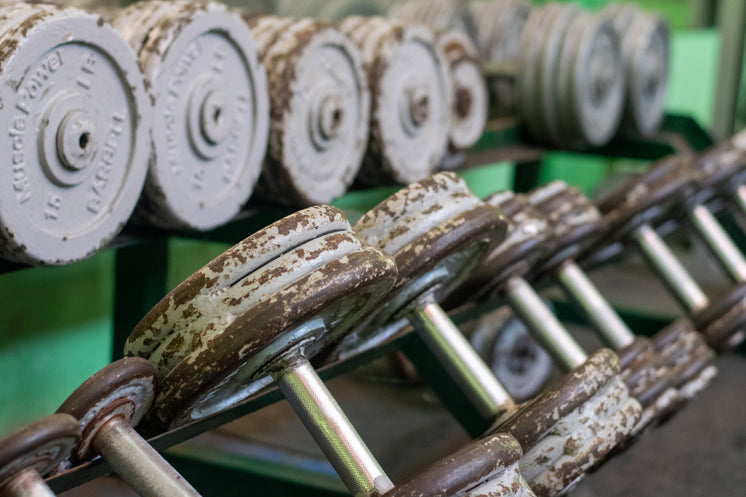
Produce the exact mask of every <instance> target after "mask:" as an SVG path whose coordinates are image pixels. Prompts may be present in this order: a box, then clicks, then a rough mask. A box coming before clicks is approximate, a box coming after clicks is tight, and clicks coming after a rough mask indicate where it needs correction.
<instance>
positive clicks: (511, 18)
mask: <svg viewBox="0 0 746 497" xmlns="http://www.w3.org/2000/svg"><path fill="white" fill-rule="evenodd" d="M469 10H470V11H471V17H472V19H473V20H474V22H475V25H476V30H477V45H478V47H479V52H480V53H481V56H482V59H484V60H488V61H490V62H506V61H513V60H516V59H517V58H518V55H519V51H520V45H521V33H522V32H523V29H524V26H525V25H526V21H527V20H528V17H529V13H530V12H531V4H530V3H529V2H525V1H521V0H517V1H516V0H495V1H490V2H470V3H469Z"/></svg>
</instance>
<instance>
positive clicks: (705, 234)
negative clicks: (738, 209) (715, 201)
mask: <svg viewBox="0 0 746 497" xmlns="http://www.w3.org/2000/svg"><path fill="white" fill-rule="evenodd" d="M740 189H742V187H739V190H740ZM744 194H745V195H746V191H745V192H744ZM744 206H746V204H744ZM687 216H688V218H689V221H690V222H691V223H692V225H694V228H695V229H696V230H697V232H698V233H699V234H700V235H701V236H702V238H703V239H704V241H705V243H706V244H707V248H709V249H710V251H711V252H712V253H713V255H714V256H715V258H716V259H717V261H718V262H719V263H720V265H721V266H722V267H723V269H725V272H726V273H727V274H728V276H729V277H730V278H731V279H732V280H733V281H734V282H735V283H743V282H746V257H744V255H743V253H742V252H741V250H740V249H739V248H738V247H737V246H736V244H735V243H734V242H733V240H732V239H731V238H730V236H728V233H726V231H725V230H724V229H723V227H722V226H721V224H720V223H719V222H718V220H717V219H716V218H715V216H714V215H713V214H712V212H710V210H709V209H708V208H707V207H706V206H704V205H702V204H697V205H695V206H693V207H691V208H689V209H687Z"/></svg>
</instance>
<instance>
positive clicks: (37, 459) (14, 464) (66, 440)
mask: <svg viewBox="0 0 746 497" xmlns="http://www.w3.org/2000/svg"><path fill="white" fill-rule="evenodd" d="M78 439H80V427H79V426H78V421H77V420H76V419H75V418H73V417H72V416H68V415H67V414H52V415H51V416H47V417H45V418H42V419H40V420H38V421H35V422H33V423H30V424H28V425H26V426H24V427H23V428H21V429H19V430H17V431H14V432H13V433H11V434H9V435H6V436H5V437H3V438H1V439H0V490H2V489H3V487H5V485H7V484H8V483H9V482H10V481H11V480H12V479H13V478H15V477H16V475H18V474H19V473H21V472H23V471H26V470H29V469H32V468H33V469H35V470H36V471H38V473H39V474H40V475H42V476H43V475H46V474H47V473H49V472H50V471H52V470H53V469H54V468H55V467H56V466H57V464H59V462H60V461H62V460H63V459H65V458H66V457H67V456H68V455H69V454H70V452H72V450H73V448H74V447H75V444H76V443H77V442H78Z"/></svg>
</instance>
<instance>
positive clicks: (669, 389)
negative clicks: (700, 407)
mask: <svg viewBox="0 0 746 497" xmlns="http://www.w3.org/2000/svg"><path fill="white" fill-rule="evenodd" d="M618 354H619V365H620V367H621V369H622V379H623V380H624V383H625V384H626V385H627V387H628V388H629V393H630V395H631V396H632V397H634V398H635V399H637V401H638V402H640V405H642V408H643V412H642V417H641V419H640V422H639V423H638V428H639V429H642V428H644V427H646V426H648V425H649V424H650V423H655V424H659V423H662V422H663V421H665V420H667V419H668V418H670V417H671V415H673V413H674V412H676V410H678V409H679V408H680V407H681V400H682V399H681V398H680V396H679V395H678V392H677V391H676V388H675V387H676V386H675V379H674V376H673V373H672V372H671V370H670V369H669V368H668V367H667V366H666V365H665V364H664V362H663V360H662V359H661V357H660V356H659V355H658V354H657V353H656V352H655V350H654V348H653V344H652V342H651V341H650V340H649V339H648V338H645V337H637V338H636V339H635V341H634V342H632V343H631V344H630V345H628V346H627V347H625V348H624V349H622V350H620V351H619V353H618Z"/></svg>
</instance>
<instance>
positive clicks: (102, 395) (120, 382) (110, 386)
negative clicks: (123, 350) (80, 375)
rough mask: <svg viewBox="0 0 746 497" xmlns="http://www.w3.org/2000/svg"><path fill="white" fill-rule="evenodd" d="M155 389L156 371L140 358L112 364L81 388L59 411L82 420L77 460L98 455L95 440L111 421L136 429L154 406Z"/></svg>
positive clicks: (127, 358) (128, 358)
mask: <svg viewBox="0 0 746 497" xmlns="http://www.w3.org/2000/svg"><path fill="white" fill-rule="evenodd" d="M155 386H156V379H155V369H154V368H153V366H152V365H151V364H150V363H149V362H148V361H146V360H145V359H141V358H139V357H125V358H124V359H120V360H118V361H116V362H113V363H111V364H109V365H108V366H106V367H105V368H103V369H101V370H100V371H98V372H97V373H95V374H94V375H93V376H91V377H90V378H88V379H87V380H86V381H85V382H84V383H83V384H82V385H80V386H79V387H78V388H77V389H76V390H75V391H74V392H73V393H72V395H70V396H69V397H68V398H67V400H65V402H63V403H62V405H61V406H60V407H59V409H57V412H58V413H64V414H69V415H71V416H73V417H74V418H76V419H78V420H79V423H80V429H81V432H82V438H81V440H80V443H79V444H78V445H77V447H76V449H75V458H76V459H77V460H78V461H82V460H86V459H90V458H91V457H93V456H94V455H96V454H95V449H93V447H92V442H93V439H94V437H95V436H96V434H97V433H98V431H99V429H100V428H101V427H102V426H104V425H105V424H106V423H107V422H109V421H110V420H111V419H112V418H115V417H120V418H122V419H123V420H124V421H125V422H126V423H127V424H129V425H130V426H137V424H138V423H139V422H140V420H141V419H142V417H143V416H144V415H145V413H146V412H147V410H148V409H149V408H150V406H151V404H152V403H153V397H154V395H155Z"/></svg>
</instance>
